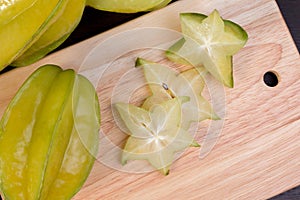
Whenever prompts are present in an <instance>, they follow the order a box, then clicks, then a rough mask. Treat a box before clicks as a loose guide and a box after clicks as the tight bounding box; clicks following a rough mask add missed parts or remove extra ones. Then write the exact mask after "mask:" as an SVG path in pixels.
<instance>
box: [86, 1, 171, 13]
mask: <svg viewBox="0 0 300 200" xmlns="http://www.w3.org/2000/svg"><path fill="white" fill-rule="evenodd" d="M169 2H170V0H148V1H145V0H87V5H88V6H91V7H93V8H95V9H99V10H105V11H111V12H120V13H136V12H142V11H149V10H153V9H158V8H161V7H163V6H165V5H167V4H168V3H169Z"/></svg>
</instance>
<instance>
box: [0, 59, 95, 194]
mask: <svg viewBox="0 0 300 200" xmlns="http://www.w3.org/2000/svg"><path fill="white" fill-rule="evenodd" d="M99 129H100V107H99V102H98V97H97V94H96V92H95V89H94V87H93V86H92V84H91V83H90V82H89V81H88V80H87V79H86V78H84V77H83V76H81V75H78V74H76V73H75V72H74V70H71V69H68V70H62V69H61V68H60V67H58V66H55V65H45V66H42V67H40V68H39V69H37V70H36V71H35V72H34V73H33V74H32V75H31V76H30V77H29V78H28V79H27V80H26V81H25V83H24V84H23V85H22V87H21V88H20V89H19V90H18V92H17V93H16V95H15V97H14V98H13V99H12V101H11V102H10V104H9V105H8V107H7V109H6V111H5V112H4V115H3V117H2V119H1V121H0V185H1V195H2V196H3V197H4V198H5V200H8V199H13V200H18V199H22V200H44V199H48V200H50V199H70V198H72V196H74V195H75V194H76V192H78V191H79V189H80V188H81V186H82V185H83V183H84V181H85V180H86V178H87V177H88V175H89V173H90V170H91V168H92V166H93V164H94V161H95V157H96V154H97V151H98V144H99V141H98V132H99Z"/></svg>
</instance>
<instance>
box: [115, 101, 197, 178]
mask: <svg viewBox="0 0 300 200" xmlns="http://www.w3.org/2000/svg"><path fill="white" fill-rule="evenodd" d="M115 107H116V109H117V111H118V113H119V114H120V117H121V119H122V120H123V121H124V123H125V125H126V127H127V128H128V131H129V132H128V134H129V135H130V136H129V138H128V139H127V141H126V144H125V147H124V149H123V153H122V163H123V164H126V162H127V161H128V160H147V161H148V162H149V163H150V164H151V165H152V166H153V167H154V168H156V169H158V170H160V171H161V172H162V173H163V174H164V175H168V174H169V170H170V166H171V164H172V162H173V161H174V158H175V157H174V154H175V153H176V152H180V151H183V150H184V149H186V148H187V147H190V146H194V147H198V146H199V144H198V143H197V142H196V141H195V140H194V139H193V137H192V136H191V134H189V133H188V132H187V131H186V130H184V129H182V128H181V126H180V124H181V119H182V113H181V100H180V99H178V98H173V99H170V100H168V101H164V102H162V103H160V104H155V105H153V106H152V107H151V108H150V109H149V110H146V109H144V108H141V107H137V106H134V105H132V104H126V103H116V104H115Z"/></svg>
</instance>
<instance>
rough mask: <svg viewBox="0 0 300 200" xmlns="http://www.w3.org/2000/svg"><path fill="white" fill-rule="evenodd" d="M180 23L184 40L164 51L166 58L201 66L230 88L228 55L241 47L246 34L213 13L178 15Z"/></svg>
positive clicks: (230, 59)
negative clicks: (207, 14)
mask: <svg viewBox="0 0 300 200" xmlns="http://www.w3.org/2000/svg"><path fill="white" fill-rule="evenodd" d="M180 20H181V28H182V33H183V36H184V39H180V40H179V41H178V42H177V43H175V44H174V45H173V46H171V47H170V48H169V49H168V50H167V52H166V55H167V57H168V58H169V59H170V60H172V61H175V62H179V63H181V64H191V65H193V66H195V67H199V66H201V65H203V66H204V67H205V68H206V69H207V70H208V71H209V72H210V73H211V74H212V75H213V76H214V77H215V78H216V79H218V80H219V81H221V82H222V83H223V84H224V85H226V86H228V87H233V75H232V73H233V71H232V55H234V54H235V53H237V52H238V51H239V50H240V49H241V48H242V47H243V46H244V45H245V43H246V42H247V39H248V36H247V33H246V32H245V31H244V30H243V28H241V27H240V26H239V25H237V24H235V23H234V22H231V21H229V20H223V19H222V18H221V17H220V15H219V13H218V11H216V10H214V11H213V12H212V13H211V14H210V15H209V16H205V15H203V14H199V13H182V14H180Z"/></svg>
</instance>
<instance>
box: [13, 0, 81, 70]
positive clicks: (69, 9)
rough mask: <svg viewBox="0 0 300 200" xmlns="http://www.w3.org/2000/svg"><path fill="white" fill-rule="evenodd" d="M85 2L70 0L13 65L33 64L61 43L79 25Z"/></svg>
mask: <svg viewBox="0 0 300 200" xmlns="http://www.w3.org/2000/svg"><path fill="white" fill-rule="evenodd" d="M85 2H86V1H85V0H68V2H67V5H66V7H65V8H64V10H63V13H62V14H61V15H60V16H59V18H58V19H57V20H56V21H55V22H54V23H53V24H52V25H51V26H50V27H49V28H48V29H47V31H46V32H45V33H43V34H42V35H41V36H40V38H39V39H38V40H37V41H35V42H34V44H33V45H32V46H31V47H30V48H29V49H28V50H26V51H25V52H24V53H23V54H22V55H21V56H20V57H18V58H17V60H15V61H14V62H13V63H12V65H13V66H26V65H29V64H32V63H34V62H35V61H37V60H39V59H41V58H42V57H44V56H45V55H46V54H48V53H49V52H51V51H52V50H54V49H55V48H57V47H58V46H59V45H61V44H62V43H63V42H64V41H65V40H66V39H67V38H68V36H69V35H70V34H71V33H72V32H73V30H74V29H75V28H76V26H77V25H78V23H79V21H80V19H81V16H82V14H83V10H84V8H85Z"/></svg>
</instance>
